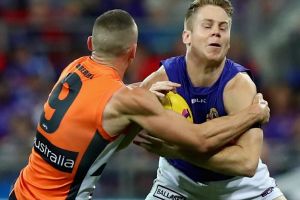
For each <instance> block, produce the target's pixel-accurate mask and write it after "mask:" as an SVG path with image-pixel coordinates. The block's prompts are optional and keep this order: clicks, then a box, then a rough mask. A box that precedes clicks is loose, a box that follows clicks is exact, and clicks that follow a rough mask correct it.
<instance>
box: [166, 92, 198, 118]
mask: <svg viewBox="0 0 300 200" xmlns="http://www.w3.org/2000/svg"><path fill="white" fill-rule="evenodd" d="M162 105H163V106H164V108H165V109H168V110H173V111H174V112H176V113H179V114H181V115H182V116H184V117H185V118H186V119H188V120H189V121H190V122H193V116H192V112H191V109H190V107H189V105H188V104H187V102H186V101H185V99H184V98H183V97H182V96H180V95H179V94H177V93H174V92H172V91H170V92H168V93H167V94H166V95H165V98H164V99H163V100H162Z"/></svg>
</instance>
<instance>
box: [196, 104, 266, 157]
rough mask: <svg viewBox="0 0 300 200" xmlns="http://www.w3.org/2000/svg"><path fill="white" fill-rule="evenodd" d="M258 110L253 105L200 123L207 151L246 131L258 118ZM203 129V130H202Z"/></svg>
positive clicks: (215, 148)
mask: <svg viewBox="0 0 300 200" xmlns="http://www.w3.org/2000/svg"><path fill="white" fill-rule="evenodd" d="M259 115H260V114H259V112H258V110H256V107H255V106H250V107H248V108H247V109H245V110H243V111H241V112H239V113H237V114H235V115H230V116H224V117H220V118H216V119H213V120H211V121H208V122H206V123H203V124H200V125H199V126H200V127H199V128H200V129H201V130H202V132H203V133H204V136H205V139H206V143H205V144H206V145H207V146H206V148H207V151H208V152H210V151H214V150H218V149H219V148H220V147H222V146H224V145H225V144H227V143H228V142H230V141H232V140H233V139H234V138H236V137H238V136H240V135H241V134H242V133H244V132H246V131H247V130H248V129H249V128H251V127H252V126H253V125H254V124H255V123H257V122H258V120H259ZM203 130H204V131H203Z"/></svg>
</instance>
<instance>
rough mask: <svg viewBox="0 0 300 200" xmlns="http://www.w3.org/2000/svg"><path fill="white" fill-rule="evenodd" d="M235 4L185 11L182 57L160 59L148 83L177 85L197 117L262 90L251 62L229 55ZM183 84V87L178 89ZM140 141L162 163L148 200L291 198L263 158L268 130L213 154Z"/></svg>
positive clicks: (209, 2)
mask: <svg viewBox="0 0 300 200" xmlns="http://www.w3.org/2000/svg"><path fill="white" fill-rule="evenodd" d="M232 13H233V7H232V5H231V3H230V1H229V0H195V1H194V2H192V3H191V5H190V7H189V9H188V11H187V13H186V17H185V22H184V31H183V34H182V40H183V43H184V44H185V45H186V54H185V55H184V56H178V57H172V58H169V59H166V60H163V61H162V62H161V67H160V69H159V70H158V71H156V72H154V73H152V74H151V75H150V76H149V77H148V78H146V79H145V80H144V81H143V83H142V86H143V87H146V88H150V89H151V90H153V91H154V92H155V93H156V94H158V96H159V95H163V93H161V92H160V90H171V89H174V88H176V91H177V93H179V94H180V95H181V96H183V97H184V99H185V100H186V101H187V103H188V104H189V106H190V108H191V111H192V115H193V118H194V123H197V124H199V123H203V122H206V121H207V120H211V119H213V118H217V117H220V116H225V115H231V114H233V113H236V112H238V111H240V110H242V109H244V108H246V107H247V106H249V105H250V104H251V102H252V100H253V97H254V96H255V94H256V93H257V91H256V86H255V84H254V83H253V81H252V80H251V78H250V72H249V70H248V69H246V68H245V67H243V66H241V65H239V64H237V63H235V62H234V61H232V60H230V59H228V58H226V54H227V52H228V50H229V47H230V30H231V24H232ZM171 82H175V83H179V84H180V85H181V86H180V87H176V85H175V84H173V83H171ZM142 137H143V138H144V139H145V140H146V141H145V140H144V141H138V140H136V144H138V145H140V146H141V147H143V148H145V149H146V150H148V151H150V152H154V153H157V154H159V155H160V156H161V157H160V159H159V169H158V170H157V178H156V179H155V181H154V184H153V187H152V189H151V191H150V193H149V194H148V196H147V198H146V199H147V200H155V199H165V200H169V199H188V200H190V199H191V200H217V199H222V200H246V199H247V200H249V199H251V200H253V199H255V200H285V199H286V198H285V197H284V195H283V193H282V192H281V191H280V189H279V188H278V187H277V185H276V183H275V180H274V179H273V178H271V177H270V175H269V171H268V168H267V166H266V165H265V164H264V163H263V162H262V161H261V160H260V154H261V150H262V144H263V131H262V129H260V128H259V126H257V127H253V128H251V129H249V130H248V131H246V132H245V133H243V134H242V135H241V136H239V137H238V138H236V139H235V140H234V141H232V142H231V143H230V144H228V145H226V146H224V147H222V148H220V150H218V151H216V152H212V153H211V155H207V154H204V155H200V154H199V153H197V154H196V153H195V152H191V150H185V149H183V148H181V147H179V146H175V145H172V144H170V143H167V142H164V141H161V140H158V139H156V138H153V137H151V136H150V135H142Z"/></svg>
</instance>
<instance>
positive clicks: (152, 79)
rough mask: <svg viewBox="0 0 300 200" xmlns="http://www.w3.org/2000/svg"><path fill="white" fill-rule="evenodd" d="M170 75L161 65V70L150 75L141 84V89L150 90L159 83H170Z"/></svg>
mask: <svg viewBox="0 0 300 200" xmlns="http://www.w3.org/2000/svg"><path fill="white" fill-rule="evenodd" d="M168 80H169V78H168V75H167V73H166V70H165V67H164V65H161V66H160V68H159V69H158V70H157V71H155V72H153V73H152V74H150V75H149V76H148V77H147V78H145V80H143V82H142V83H141V87H143V88H146V89H149V88H150V87H151V85H152V84H154V83H156V82H158V81H168Z"/></svg>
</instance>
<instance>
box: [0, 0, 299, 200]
mask: <svg viewBox="0 0 300 200" xmlns="http://www.w3.org/2000/svg"><path fill="white" fill-rule="evenodd" d="M189 2H190V1H188V0H0V36H1V37H0V74H1V75H0V198H4V199H6V197H7V195H8V192H9V188H10V185H11V184H12V183H13V181H14V179H15V178H16V177H17V175H18V173H19V170H20V169H21V168H22V167H23V166H24V165H25V164H26V162H27V156H28V154H29V152H30V150H31V146H32V142H33V137H34V133H35V131H34V129H35V126H36V122H37V120H38V119H39V115H40V112H41V108H42V104H43V102H44V101H45V100H46V98H47V95H48V93H49V91H50V89H51V87H52V85H53V83H54V81H55V80H56V78H57V76H58V75H59V73H60V72H61V70H62V69H63V67H65V66H66V65H67V64H68V63H69V62H70V61H72V60H73V59H74V58H76V57H79V56H82V55H87V54H88V53H89V52H88V51H87V48H86V37H87V36H88V35H89V34H91V29H92V25H93V22H94V20H95V18H96V17H97V16H98V15H99V14H101V13H102V12H104V11H106V10H108V9H113V8H121V9H124V10H127V11H128V12H129V13H131V14H132V15H133V16H134V18H135V19H136V21H137V24H138V26H139V29H140V33H139V49H138V54H137V58H136V60H135V62H134V63H133V64H132V66H131V67H130V69H129V71H128V73H127V74H126V77H125V82H126V83H131V82H136V81H140V80H142V79H143V78H144V77H145V76H147V75H148V74H149V73H151V72H152V71H153V70H155V69H156V68H157V67H158V65H159V60H160V59H163V58H166V57H168V56H174V55H178V54H181V53H183V52H184V46H183V45H182V43H181V31H182V25H183V18H184V14H185V10H186V9H187V6H188V4H189ZM232 3H233V4H234V6H235V14H234V20H233V28H232V41H231V51H230V53H229V56H228V57H229V58H232V59H234V60H235V61H237V62H239V63H241V64H243V65H245V66H247V67H249V68H251V69H252V71H253V73H254V75H255V82H256V84H257V85H258V88H259V91H260V92H263V93H264V95H265V98H266V99H267V100H268V101H269V104H270V107H271V115H272V117H271V120H270V123H269V124H268V125H266V126H264V127H263V128H264V130H265V146H264V151H263V155H262V158H263V160H264V161H265V162H266V163H267V164H268V166H269V170H270V172H271V175H272V176H274V177H276V178H277V180H278V184H279V186H280V187H281V188H282V190H283V191H284V192H285V193H286V196H287V197H288V199H289V200H298V199H300V191H299V189H298V186H299V184H300V28H299V27H300V15H299V13H300V1H299V0H287V1H285V0H264V1H261V0H243V1H239V0H233V1H232ZM170 123H171V122H170ZM157 159H158V157H157V156H155V155H151V154H149V153H147V152H145V151H143V150H141V149H138V148H137V147H134V146H133V145H131V146H130V147H129V148H128V149H127V150H125V151H122V152H120V153H118V154H117V155H116V156H115V157H114V158H113V160H112V162H110V163H109V164H108V166H107V167H106V169H105V170H104V174H103V177H102V178H101V181H100V183H99V184H98V185H97V189H96V192H95V195H94V196H95V197H96V198H100V199H121V198H126V199H143V198H144V197H145V195H146V194H147V192H148V191H149V190H150V188H151V185H152V180H153V179H154V177H155V174H156V167H157Z"/></svg>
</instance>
